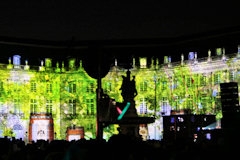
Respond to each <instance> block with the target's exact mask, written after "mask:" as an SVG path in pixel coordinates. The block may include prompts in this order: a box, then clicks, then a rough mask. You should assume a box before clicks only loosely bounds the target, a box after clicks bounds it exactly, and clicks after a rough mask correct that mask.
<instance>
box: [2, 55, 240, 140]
mask: <svg viewBox="0 0 240 160" xmlns="http://www.w3.org/2000/svg"><path fill="white" fill-rule="evenodd" d="M239 57H240V56H239V54H237V55H236V54H234V55H228V56H226V55H220V54H218V56H217V57H211V56H209V57H207V58H205V59H196V56H195V57H192V58H191V59H190V60H187V61H183V60H182V62H180V63H171V59H169V58H166V61H165V63H164V64H161V65H159V63H158V61H156V62H155V63H153V61H152V64H151V65H150V66H148V65H147V64H148V63H146V60H144V59H142V58H141V59H140V63H142V64H140V66H139V67H138V66H136V65H135V59H134V61H133V68H132V69H131V73H132V76H135V77H136V78H135V81H136V87H137V92H138V95H137V96H136V97H135V104H136V108H137V112H138V115H139V116H155V117H156V118H157V119H156V121H155V123H153V124H149V125H148V126H147V128H146V129H145V130H144V131H146V132H148V133H146V132H144V136H146V134H148V137H150V139H159V138H161V132H162V126H161V124H162V119H161V117H162V115H168V114H170V110H180V109H190V110H191V112H192V113H193V114H215V115H217V119H220V118H221V117H222V113H221V102H220V94H219V93H220V85H219V84H220V83H224V82H231V81H234V82H238V83H240V67H239V66H240V59H239ZM17 58H19V57H17ZM19 62H20V61H17V62H16V63H15V64H14V65H13V64H11V58H10V59H9V64H8V65H6V64H0V75H1V77H0V133H1V136H9V137H12V136H15V137H17V138H23V139H26V138H27V135H28V133H27V132H28V128H29V118H30V114H31V113H48V114H52V117H53V120H54V132H55V134H54V135H56V137H55V138H57V139H66V130H67V127H70V126H73V125H75V126H81V127H84V130H85V138H86V139H89V138H95V135H96V93H95V91H96V87H97V82H96V80H95V79H93V78H91V77H90V76H88V74H87V73H86V72H85V70H84V69H83V68H82V65H81V62H80V65H76V64H75V63H76V61H75V60H71V61H70V62H69V66H68V69H67V68H66V67H65V66H64V63H62V64H61V68H60V66H59V63H57V65H56V67H52V63H51V60H50V59H46V64H45V65H44V62H42V63H41V66H39V67H34V66H29V65H28V61H26V64H25V65H20V64H19ZM77 66H78V67H77ZM125 74H126V70H125V69H123V68H121V67H119V66H117V65H116V66H113V67H112V68H111V70H110V71H109V73H108V74H107V75H106V76H105V77H104V78H103V79H102V87H103V90H104V93H106V94H108V95H109V96H110V98H112V99H114V100H115V101H116V102H119V103H121V102H123V99H122V96H121V91H120V90H119V89H120V87H121V84H122V75H124V76H125ZM131 78H132V77H131ZM118 112H119V113H120V114H121V112H123V111H122V110H118ZM123 118H124V116H123ZM117 127H118V126H117V125H112V126H108V127H106V128H105V129H104V137H105V138H106V139H108V138H109V137H110V136H111V135H112V134H117V133H118V131H117Z"/></svg>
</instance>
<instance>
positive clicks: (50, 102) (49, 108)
mask: <svg viewBox="0 0 240 160" xmlns="http://www.w3.org/2000/svg"><path fill="white" fill-rule="evenodd" d="M52 107H53V103H52V100H51V99H48V100H47V103H46V111H47V113H50V114H52Z"/></svg>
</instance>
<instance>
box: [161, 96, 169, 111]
mask: <svg viewBox="0 0 240 160" xmlns="http://www.w3.org/2000/svg"><path fill="white" fill-rule="evenodd" d="M167 105H168V101H167V97H162V112H164V113H167Z"/></svg>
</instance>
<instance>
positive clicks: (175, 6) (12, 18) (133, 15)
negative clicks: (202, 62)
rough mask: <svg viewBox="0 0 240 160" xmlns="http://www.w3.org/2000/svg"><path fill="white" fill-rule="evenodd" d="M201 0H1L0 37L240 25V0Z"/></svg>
mask: <svg viewBox="0 0 240 160" xmlns="http://www.w3.org/2000/svg"><path fill="white" fill-rule="evenodd" d="M209 1H210V0H209ZM202 2H203V1H200V0H188V1H187V0H175V1H172V0H156V1H153V0H146V1H138V2H137V3H136V1H134V2H133V1H130V0H129V1H127V3H125V2H124V1H121V0H118V1H116V0H109V1H105V0H95V1H91V0H84V1H83V0H78V1H77V2H76V1H71V0H29V1H20V0H15V1H11V0H9V1H8V0H6V1H5V2H2V1H1V2H0V36H9V37H17V38H29V39H41V40H54V41H61V40H70V39H72V37H75V39H76V40H106V39H135V38H159V37H176V36H182V35H191V34H195V33H199V32H204V31H209V30H215V29H218V28H225V27H230V26H235V25H240V20H239V18H240V12H239V4H238V2H237V1H229V0H227V1H224V2H222V1H217V3H215V2H213V1H211V2H208V3H202Z"/></svg>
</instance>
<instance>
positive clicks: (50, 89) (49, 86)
mask: <svg viewBox="0 0 240 160" xmlns="http://www.w3.org/2000/svg"><path fill="white" fill-rule="evenodd" d="M47 93H52V84H51V83H47Z"/></svg>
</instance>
